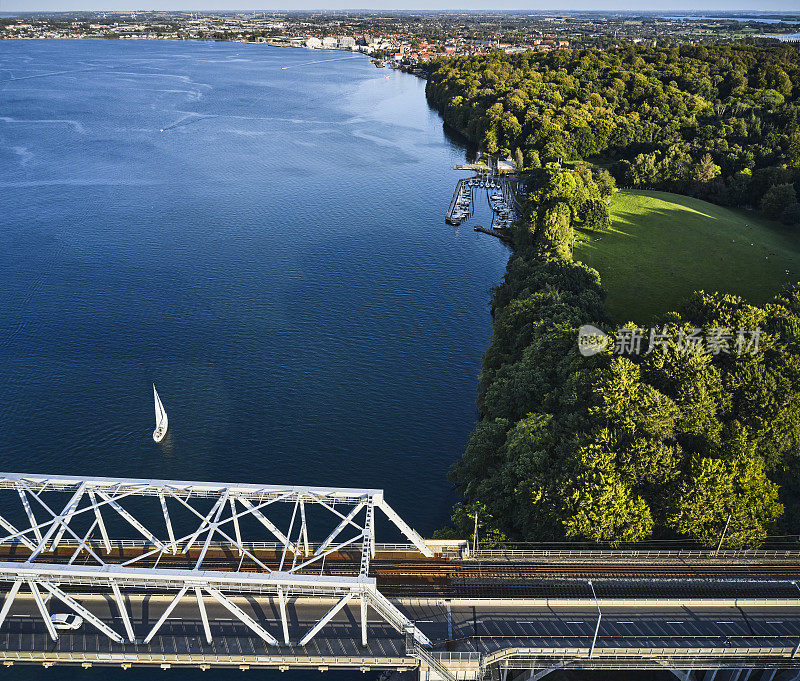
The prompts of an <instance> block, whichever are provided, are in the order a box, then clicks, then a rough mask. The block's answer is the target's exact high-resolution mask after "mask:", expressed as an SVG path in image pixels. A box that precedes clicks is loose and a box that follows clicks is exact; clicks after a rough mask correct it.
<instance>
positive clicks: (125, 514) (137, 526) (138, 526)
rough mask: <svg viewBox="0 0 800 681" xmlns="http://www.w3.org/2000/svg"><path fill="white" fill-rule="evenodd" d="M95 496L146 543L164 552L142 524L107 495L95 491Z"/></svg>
mask: <svg viewBox="0 0 800 681" xmlns="http://www.w3.org/2000/svg"><path fill="white" fill-rule="evenodd" d="M97 495H98V496H99V497H100V498H101V499H103V500H104V501H105V502H106V503H107V504H108V505H109V506H111V508H113V509H114V510H115V511H116V512H117V513H119V514H120V515H121V516H122V517H123V518H125V520H127V521H128V523H130V524H131V525H132V526H133V527H134V528H135V529H136V530H138V531H139V532H140V533H141V534H142V535H143V536H144V537H145V539H147V540H148V541H151V542H153V543H154V544H155V545H156V546H158V548H160V549H161V550H162V551H164V550H165V547H164V544H163V543H162V542H161V541H160V540H159V539H158V537H156V536H155V535H154V534H153V533H152V532H151V531H150V530H148V529H147V528H146V527H145V526H144V525H142V523H140V522H139V521H138V520H137V519H136V518H134V517H133V515H131V513H129V512H128V511H127V510H125V509H124V508H122V506H120V505H119V504H118V503H117V502H116V501H114V500H113V499H112V498H111V497H110V496H108V494H106V493H105V492H104V491H102V490H97Z"/></svg>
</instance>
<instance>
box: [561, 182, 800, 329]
mask: <svg viewBox="0 0 800 681" xmlns="http://www.w3.org/2000/svg"><path fill="white" fill-rule="evenodd" d="M610 211H611V221H612V225H611V231H610V232H608V233H605V234H598V233H594V232H582V231H580V230H578V231H577V232H576V243H575V253H574V257H575V260H580V261H582V262H584V263H586V264H587V265H589V266H590V267H594V268H595V269H596V270H598V271H599V272H600V278H601V281H602V283H603V287H604V288H605V289H606V291H607V293H608V300H607V307H608V312H609V314H610V315H611V316H612V317H613V318H614V320H615V321H616V322H619V323H624V322H626V321H633V322H637V323H638V324H646V323H648V322H650V321H651V319H652V318H653V317H654V316H655V315H658V314H660V313H662V312H667V311H669V310H672V309H675V308H676V307H677V306H678V305H679V304H680V303H681V301H682V300H684V299H685V298H686V297H687V296H689V295H690V294H691V293H692V292H693V291H697V290H700V289H703V290H705V291H709V292H711V291H721V292H729V293H736V294H738V295H741V296H743V297H744V298H746V299H748V300H750V301H752V302H753V303H757V304H758V303H764V302H766V301H767V300H769V299H770V298H772V297H773V296H774V295H775V293H776V292H777V291H778V290H779V289H780V288H781V287H782V286H784V285H785V284H787V283H793V282H797V281H800V231H798V230H797V229H792V228H788V227H784V226H783V225H781V224H780V223H776V222H772V221H770V220H765V219H763V218H760V217H758V216H757V215H756V214H755V213H753V212H750V211H744V210H734V209H730V208H722V207H721V206H715V205H714V204H711V203H706V202H705V201H699V200H698V199H692V198H689V197H686V196H680V195H678V194H669V193H667V192H654V191H635V190H621V191H619V192H617V193H616V194H615V195H614V197H613V198H612V200H611V207H610ZM786 270H789V274H787V273H786Z"/></svg>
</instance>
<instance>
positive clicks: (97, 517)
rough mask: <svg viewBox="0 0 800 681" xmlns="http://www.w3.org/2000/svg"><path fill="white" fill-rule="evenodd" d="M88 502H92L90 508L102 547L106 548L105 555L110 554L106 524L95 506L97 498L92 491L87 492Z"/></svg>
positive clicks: (98, 508)
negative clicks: (101, 539)
mask: <svg viewBox="0 0 800 681" xmlns="http://www.w3.org/2000/svg"><path fill="white" fill-rule="evenodd" d="M89 500H90V501H91V502H92V508H93V509H94V518H95V520H96V521H97V524H98V526H99V527H100V536H101V537H102V538H103V545H104V546H105V547H106V553H111V539H109V537H108V531H107V530H106V524H105V523H104V522H103V516H102V515H101V513H100V507H99V506H98V505H97V497H96V496H95V493H94V491H92V490H89Z"/></svg>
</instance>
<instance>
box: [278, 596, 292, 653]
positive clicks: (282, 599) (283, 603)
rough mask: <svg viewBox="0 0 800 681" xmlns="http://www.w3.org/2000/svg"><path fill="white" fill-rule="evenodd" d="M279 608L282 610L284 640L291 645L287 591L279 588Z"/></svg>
mask: <svg viewBox="0 0 800 681" xmlns="http://www.w3.org/2000/svg"><path fill="white" fill-rule="evenodd" d="M278 608H279V610H280V612H281V628H282V629H283V642H284V643H285V644H286V645H287V646H288V645H289V618H288V617H287V616H286V592H285V591H284V590H283V589H281V588H278Z"/></svg>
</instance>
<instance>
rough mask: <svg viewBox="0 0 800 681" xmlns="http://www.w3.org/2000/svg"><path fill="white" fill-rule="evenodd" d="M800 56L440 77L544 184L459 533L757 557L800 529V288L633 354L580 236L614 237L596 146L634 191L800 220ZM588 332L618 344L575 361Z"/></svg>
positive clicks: (498, 308)
mask: <svg viewBox="0 0 800 681" xmlns="http://www.w3.org/2000/svg"><path fill="white" fill-rule="evenodd" d="M797 54H798V53H797V51H796V50H795V49H794V48H787V47H784V46H778V47H772V48H762V47H754V46H717V47H691V46H681V47H675V48H664V49H653V48H646V47H630V48H624V49H618V50H613V51H610V52H599V51H587V52H571V51H566V50H565V51H557V52H552V53H548V54H530V55H528V54H526V55H514V56H508V55H499V56H487V57H477V58H457V59H453V60H449V61H443V62H440V63H439V64H437V65H436V66H435V67H434V69H433V72H432V74H431V79H430V81H429V85H428V93H429V96H430V98H431V100H432V101H433V102H434V104H435V105H437V106H438V107H440V108H441V110H442V112H443V114H444V116H445V119H446V120H447V121H448V122H449V123H451V124H453V125H455V126H456V127H458V128H459V129H461V130H462V131H463V132H464V133H465V134H467V135H469V136H470V137H471V138H472V139H473V140H474V141H475V142H478V143H480V144H481V145H482V146H483V148H484V149H485V150H487V151H490V152H511V153H512V154H513V153H515V152H516V150H517V149H519V153H517V154H516V155H517V156H518V157H519V156H520V155H521V156H523V157H524V161H525V165H526V167H527V175H526V178H527V184H528V190H529V198H528V199H527V200H526V202H525V208H524V211H523V213H522V215H521V216H520V219H519V220H518V221H517V222H516V224H515V226H514V229H513V240H514V254H513V256H512V257H511V259H510V261H509V263H508V268H507V272H506V275H505V278H504V281H503V283H502V284H501V285H500V286H498V287H497V289H496V290H495V292H494V296H493V314H494V327H493V335H492V341H491V345H490V347H489V348H488V350H487V351H486V353H485V355H484V359H483V365H482V370H481V375H480V383H479V395H478V408H479V412H480V421H479V423H478V425H477V427H476V429H475V431H474V432H473V434H472V437H471V439H470V441H469V444H468V446H467V449H466V452H465V454H464V457H463V459H462V460H461V461H460V462H459V463H458V464H457V465H456V466H455V467H454V469H453V473H452V478H453V480H454V482H456V483H457V485H458V486H459V488H460V490H461V492H462V493H463V497H464V499H463V502H461V503H459V504H458V505H457V506H456V508H455V510H454V513H453V520H454V523H455V526H456V527H455V529H454V530H450V532H452V533H453V534H455V535H459V536H467V535H470V534H471V533H472V523H473V518H474V515H475V513H476V512H477V514H478V518H479V524H480V535H481V538H482V540H483V541H501V540H523V541H546V540H564V539H574V540H593V541H599V542H610V543H615V542H621V541H639V540H643V539H647V538H685V539H691V540H697V541H700V542H702V543H704V544H706V545H715V544H716V542H717V541H718V540H719V537H720V535H721V534H722V531H723V528H724V527H725V526H726V524H727V535H726V540H725V545H726V546H732V547H741V546H749V547H751V546H758V545H759V544H760V543H762V542H763V541H764V539H765V538H766V537H767V536H768V535H771V534H775V533H781V534H782V533H793V534H796V533H798V532H799V531H800V504H798V499H800V285H795V286H790V287H788V288H787V289H785V290H784V291H782V292H776V296H775V298H774V299H773V300H772V301H770V302H769V303H767V304H765V305H762V306H756V305H751V304H749V303H748V302H747V301H745V300H743V299H742V298H739V297H736V296H733V295H728V294H725V293H706V292H698V293H695V294H694V295H693V296H692V297H690V299H689V300H687V301H685V302H684V303H683V304H682V305H680V306H679V307H678V308H677V310H676V311H672V312H670V311H667V310H664V311H663V315H662V316H661V317H660V318H659V319H658V320H657V322H656V324H655V329H656V332H657V334H658V342H656V343H655V344H653V343H652V342H650V343H649V344H648V340H649V339H648V330H642V331H641V333H642V338H641V339H640V341H641V350H640V351H639V352H633V351H632V349H631V348H630V347H629V348H628V349H627V350H628V351H623V350H624V348H620V341H621V339H623V338H625V337H633V336H635V334H636V333H637V330H636V327H635V326H634V325H632V324H630V325H625V326H626V327H627V328H628V331H625V330H624V329H623V330H620V329H618V328H617V326H616V325H612V324H611V322H610V320H609V319H608V317H607V314H606V311H605V305H604V298H605V293H604V291H603V288H602V287H601V283H600V278H599V275H598V273H597V272H596V271H594V270H592V269H590V268H587V267H586V266H584V265H582V264H581V263H577V262H573V260H572V236H573V230H574V228H575V227H576V226H581V227H583V228H589V229H599V230H602V229H605V228H606V227H607V223H608V209H607V203H608V199H609V197H610V196H611V194H612V192H613V191H614V189H613V186H614V181H613V179H612V177H611V176H610V175H609V173H608V172H607V171H606V170H602V169H600V168H599V167H598V166H594V167H592V166H590V165H585V164H583V163H580V162H578V159H580V158H586V157H596V156H597V155H603V156H604V157H605V159H606V160H607V161H609V162H611V163H612V165H611V167H612V168H613V172H615V173H616V175H617V177H618V178H619V179H620V180H621V181H622V182H627V183H630V184H636V185H642V184H647V185H658V186H663V187H668V188H670V189H672V190H673V191H674V190H679V191H684V192H693V193H697V194H705V195H708V196H712V197H713V198H714V199H715V200H718V201H722V202H733V201H734V200H735V201H736V202H739V203H742V202H748V201H754V202H760V203H761V205H762V206H763V207H764V209H765V211H767V212H769V211H771V213H772V214H773V215H775V214H780V215H783V216H784V218H785V219H787V220H789V219H790V218H792V211H796V210H797V208H796V205H795V204H796V197H795V193H794V192H795V189H794V186H793V185H792V181H793V180H794V179H795V176H796V172H797V170H796V168H797V166H798V164H799V163H800V156H798V152H800V132H798V127H797V126H798V113H800V108H798V106H797V104H795V99H794V98H795V97H796V93H795V91H794V89H793V83H797V82H798V75H799V74H798V67H797ZM559 159H564V160H569V161H572V163H570V164H569V165H564V164H559V163H558V162H557V161H558V160H559ZM648 159H649V160H648ZM644 167H649V168H651V170H650V171H649V172H650V175H648V176H647V179H644V177H645V176H644V175H642V174H641V173H640V170H641V168H644ZM736 191H739V192H740V193H739V194H735V192H736ZM773 195H774V196H773ZM734 196H736V197H737V198H736V199H734ZM770 196H773V198H775V197H776V196H783V199H781V200H782V201H783V203H782V205H781V210H780V211H777V208H776V207H775V206H772V203H771V201H772V200H773V199H772V198H769V197H770ZM784 204H785V205H784ZM771 206H772V207H771ZM664 257H665V258H669V257H670V256H669V253H664ZM585 324H593V325H594V326H597V327H599V328H601V329H603V330H604V331H606V332H607V333H608V334H609V337H610V338H611V339H612V342H611V343H610V344H609V345H607V346H606V349H605V350H604V351H602V352H599V353H597V354H595V355H590V356H583V355H582V354H581V353H580V352H579V350H578V344H577V342H576V341H577V337H578V332H579V329H580V327H581V326H582V325H585ZM753 337H755V338H757V342H756V343H753V342H752V340H753ZM687 339H692V342H688V340H687ZM746 339H749V341H748V340H746ZM613 341H616V344H615V342H613ZM447 532H448V530H445V531H444V534H447Z"/></svg>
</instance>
